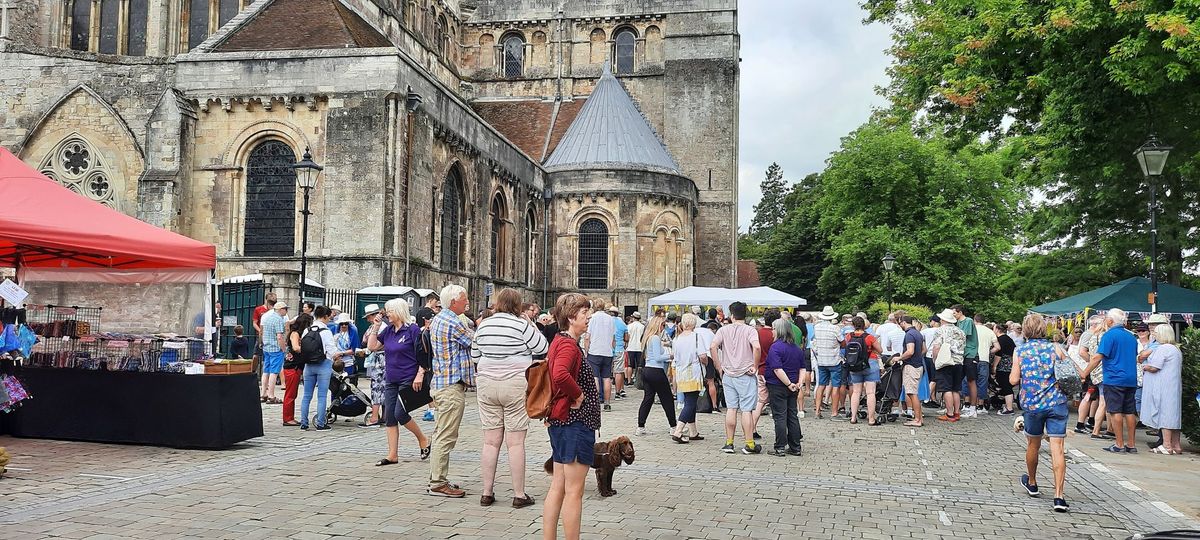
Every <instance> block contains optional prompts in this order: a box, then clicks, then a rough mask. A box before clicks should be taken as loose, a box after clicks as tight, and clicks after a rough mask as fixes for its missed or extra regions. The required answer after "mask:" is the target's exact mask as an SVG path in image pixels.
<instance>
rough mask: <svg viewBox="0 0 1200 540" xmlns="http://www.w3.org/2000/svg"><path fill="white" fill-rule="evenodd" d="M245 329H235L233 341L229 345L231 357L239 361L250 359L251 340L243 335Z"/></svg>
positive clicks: (238, 326)
mask: <svg viewBox="0 0 1200 540" xmlns="http://www.w3.org/2000/svg"><path fill="white" fill-rule="evenodd" d="M243 332H245V329H244V328H242V325H240V324H239V325H237V326H235V327H233V341H232V342H230V344H229V356H232V357H234V358H238V359H245V358H250V340H249V339H246V336H244V335H242V333H243Z"/></svg>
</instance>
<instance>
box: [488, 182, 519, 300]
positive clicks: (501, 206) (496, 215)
mask: <svg viewBox="0 0 1200 540" xmlns="http://www.w3.org/2000/svg"><path fill="white" fill-rule="evenodd" d="M514 202H515V201H513V200H512V197H510V196H509V195H508V194H507V193H506V190H505V189H504V188H503V186H497V187H496V188H495V189H493V190H492V192H491V195H489V196H488V242H489V248H490V251H489V255H490V256H489V260H490V262H491V273H492V277H493V278H500V279H505V278H507V277H509V275H510V274H511V273H510V271H509V266H510V265H509V264H508V262H509V260H510V259H511V258H512V253H513V239H512V230H513V228H514V227H513V206H514V205H513V203H514Z"/></svg>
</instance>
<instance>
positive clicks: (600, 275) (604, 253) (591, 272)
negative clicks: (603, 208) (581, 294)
mask: <svg viewBox="0 0 1200 540" xmlns="http://www.w3.org/2000/svg"><path fill="white" fill-rule="evenodd" d="M579 288H580V289H585V290H588V289H607V288H608V226H606V225H605V224H604V222H603V221H600V220H599V219H596V218H591V219H588V220H587V221H584V222H583V223H582V224H581V225H580V226H579Z"/></svg>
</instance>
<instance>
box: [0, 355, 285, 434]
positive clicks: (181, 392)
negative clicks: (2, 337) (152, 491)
mask: <svg viewBox="0 0 1200 540" xmlns="http://www.w3.org/2000/svg"><path fill="white" fill-rule="evenodd" d="M17 376H18V378H20V380H21V382H22V383H23V384H24V385H25V389H26V390H27V391H28V392H29V394H30V396H32V399H29V400H27V401H25V402H24V403H23V404H22V405H21V407H20V408H19V409H17V410H16V411H14V412H12V413H10V414H8V415H6V416H8V417H9V418H7V422H6V424H7V425H5V426H3V429H5V430H7V432H8V433H9V434H11V435H14V436H17V437H29V438H38V439H69V440H80V441H93V442H109V443H133V444H149V445H155V446H171V447H178V448H228V447H230V446H232V445H234V444H237V443H239V442H242V441H245V440H247V439H252V438H254V437H261V436H262V434H263V426H262V406H261V403H260V402H259V399H258V382H257V381H256V380H255V377H254V375H253V374H250V373H242V374H237V375H183V374H180V373H131V372H121V371H95V370H80V369H39V368H24V369H21V370H19V371H18V372H17ZM0 432H3V431H0Z"/></svg>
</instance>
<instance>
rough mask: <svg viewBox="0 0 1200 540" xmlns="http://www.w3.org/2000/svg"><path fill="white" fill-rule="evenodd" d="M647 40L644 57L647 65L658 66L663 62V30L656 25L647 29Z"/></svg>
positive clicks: (645, 35)
mask: <svg viewBox="0 0 1200 540" xmlns="http://www.w3.org/2000/svg"><path fill="white" fill-rule="evenodd" d="M643 35H644V39H645V42H646V44H645V52H644V54H643V57H644V58H645V59H646V62H647V63H651V64H657V63H659V62H662V61H663V50H662V47H663V37H662V29H660V28H659V27H657V26H655V25H653V24H652V25H650V26H647V27H646V32H645V33H644V34H643Z"/></svg>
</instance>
